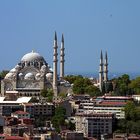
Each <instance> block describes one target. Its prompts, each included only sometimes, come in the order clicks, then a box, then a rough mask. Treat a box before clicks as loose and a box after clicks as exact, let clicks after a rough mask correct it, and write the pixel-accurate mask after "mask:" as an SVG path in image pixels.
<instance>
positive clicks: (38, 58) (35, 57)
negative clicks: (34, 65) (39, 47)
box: [21, 51, 44, 62]
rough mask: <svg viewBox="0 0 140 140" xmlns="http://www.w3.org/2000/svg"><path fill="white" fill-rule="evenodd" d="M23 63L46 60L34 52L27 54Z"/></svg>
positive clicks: (23, 58)
mask: <svg viewBox="0 0 140 140" xmlns="http://www.w3.org/2000/svg"><path fill="white" fill-rule="evenodd" d="M21 61H22V62H33V61H44V58H43V57H42V56H41V55H40V54H39V53H36V52H34V51H32V52H30V53H27V54H25V55H24V56H23V57H22V59H21Z"/></svg>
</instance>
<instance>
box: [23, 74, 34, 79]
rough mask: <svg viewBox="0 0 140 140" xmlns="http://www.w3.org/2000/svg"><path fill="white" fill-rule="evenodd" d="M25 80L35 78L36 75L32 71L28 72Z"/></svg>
mask: <svg viewBox="0 0 140 140" xmlns="http://www.w3.org/2000/svg"><path fill="white" fill-rule="evenodd" d="M24 79H25V80H34V75H33V74H32V73H30V72H29V73H27V74H26V75H25V77H24Z"/></svg>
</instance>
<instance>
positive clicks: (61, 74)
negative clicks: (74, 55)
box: [60, 34, 65, 80]
mask: <svg viewBox="0 0 140 140" xmlns="http://www.w3.org/2000/svg"><path fill="white" fill-rule="evenodd" d="M64 50H65V48H64V36H63V34H62V40H61V50H60V79H61V80H62V79H63V78H64V62H65V59H64V56H65V53H64Z"/></svg>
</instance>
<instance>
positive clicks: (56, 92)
mask: <svg viewBox="0 0 140 140" xmlns="http://www.w3.org/2000/svg"><path fill="white" fill-rule="evenodd" d="M53 48H54V52H53V91H54V96H57V94H58V88H57V62H58V60H57V55H58V53H57V48H58V46H57V35H56V32H55V38H54V46H53Z"/></svg>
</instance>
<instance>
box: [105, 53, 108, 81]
mask: <svg viewBox="0 0 140 140" xmlns="http://www.w3.org/2000/svg"><path fill="white" fill-rule="evenodd" d="M107 81H108V57H107V52H106V53H105V60H104V82H107Z"/></svg>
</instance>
